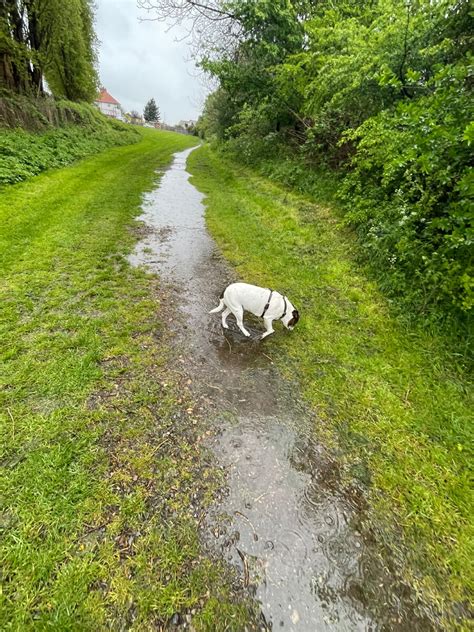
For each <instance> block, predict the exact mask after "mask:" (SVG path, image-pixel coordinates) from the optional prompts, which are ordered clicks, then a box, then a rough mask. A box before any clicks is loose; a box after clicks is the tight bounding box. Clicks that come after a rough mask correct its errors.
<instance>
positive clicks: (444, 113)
mask: <svg viewBox="0 0 474 632" xmlns="http://www.w3.org/2000/svg"><path fill="white" fill-rule="evenodd" d="M249 5H251V6H252V7H253V9H251V8H248V7H247V3H246V4H245V5H244V6H243V8H241V10H240V11H241V12H240V13H239V12H237V15H238V16H240V17H239V20H240V22H239V28H240V41H239V42H238V44H237V45H236V46H235V47H234V48H233V49H230V50H224V51H222V52H221V53H220V54H219V55H217V57H218V58H217V59H214V60H213V62H212V63H208V62H207V61H206V60H204V61H203V66H204V68H206V69H207V70H209V71H210V72H211V73H212V74H213V75H214V76H215V77H216V78H217V79H218V80H219V88H218V90H217V91H216V92H215V93H214V94H213V95H211V96H210V97H209V99H208V102H207V104H206V107H205V109H204V112H203V116H202V118H201V120H200V121H199V122H198V128H199V129H200V130H201V132H202V133H203V134H204V135H205V136H206V137H207V138H212V139H217V140H218V141H219V142H221V143H222V142H224V143H225V146H226V149H227V150H228V151H229V152H230V153H232V154H233V155H234V157H236V158H237V159H238V160H240V161H242V162H244V163H246V164H248V165H252V166H257V167H259V168H260V169H263V171H264V172H265V173H266V174H267V175H269V176H271V177H273V178H275V179H277V180H279V181H280V182H284V183H286V184H288V185H291V186H292V187H295V188H296V189H297V190H299V191H301V192H304V193H309V194H315V193H316V194H317V179H318V178H320V176H321V172H322V171H323V170H326V171H331V172H332V173H334V174H335V175H336V177H337V178H338V180H339V186H338V187H337V188H338V189H340V191H339V194H340V201H341V202H342V205H343V207H344V208H345V210H346V213H347V215H346V218H347V222H348V223H349V224H350V225H351V226H353V227H354V228H355V229H356V230H357V233H358V235H359V237H360V242H361V245H362V251H363V252H365V253H366V255H367V256H366V262H368V263H369V264H370V265H371V266H372V268H373V270H375V271H376V273H377V275H378V277H379V280H380V283H381V286H382V287H384V289H385V290H387V291H388V292H390V294H391V295H392V296H396V297H397V299H400V300H401V301H402V303H403V305H404V306H405V307H406V306H407V305H408V304H410V306H411V308H413V310H412V311H414V313H416V314H417V315H419V314H420V313H422V314H423V315H424V316H425V317H428V318H430V319H431V318H432V317H436V318H438V317H439V316H441V317H443V314H446V313H448V312H449V313H453V312H454V313H455V314H456V317H457V316H458V315H462V317H461V320H463V319H464V315H465V314H467V313H468V312H470V310H471V309H472V306H473V303H474V296H473V295H474V268H473V256H472V254H471V253H472V251H473V229H472V219H473V210H472V208H473V200H472V197H473V176H472V172H471V171H470V151H471V150H472V148H471V147H470V145H471V144H472V140H473V135H474V134H473V126H472V125H473V124H472V123H471V121H472V119H473V113H474V112H473V105H472V104H473V102H474V101H473V99H472V86H473V74H474V73H473V64H472V53H471V51H472V44H473V37H472V33H474V24H473V14H472V12H471V11H470V6H469V2H468V1H467V0H458V1H456V2H452V1H451V0H436V1H435V2H433V1H432V0H418V1H417V2H411V1H408V2H406V1H405V0H376V1H375V2H370V3H367V2H362V0H341V2H337V3H334V2H326V1H325V0H322V1H321V2H318V3H309V2H304V1H303V0H292V1H291V2H287V1H286V0H275V1H274V2H272V3H269V2H268V1H267V0H262V1H261V2H256V3H249ZM255 5H258V12H257V13H255V11H254V9H255ZM225 6H226V7H231V8H233V9H235V8H236V7H237V8H238V6H241V3H240V4H239V3H238V2H233V1H231V2H227V3H225ZM247 10H248V15H247V13H246V12H247ZM275 12H276V13H278V15H279V21H278V22H277V23H278V30H277V32H276V33H275V32H274V31H272V30H268V28H267V26H268V24H270V22H271V20H273V19H274V14H275ZM256 22H257V23H259V24H260V25H261V28H260V29H257V28H256ZM295 22H296V23H297V24H298V28H296V27H295ZM257 66H258V72H257V71H255V68H256V67H257ZM278 162H279V163H280V165H279V164H278ZM325 179H327V178H325V177H324V178H323V180H325ZM329 179H330V178H329Z"/></svg>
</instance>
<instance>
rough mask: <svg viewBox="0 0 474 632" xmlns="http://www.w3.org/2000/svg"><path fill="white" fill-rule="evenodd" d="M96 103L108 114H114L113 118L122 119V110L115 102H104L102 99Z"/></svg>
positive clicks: (103, 112)
mask: <svg viewBox="0 0 474 632" xmlns="http://www.w3.org/2000/svg"><path fill="white" fill-rule="evenodd" d="M95 104H96V105H97V107H98V108H99V110H100V111H101V112H102V114H105V115H106V116H112V117H113V118H118V119H120V120H122V112H121V110H120V108H119V106H118V105H116V104H115V103H103V102H102V101H96V102H95Z"/></svg>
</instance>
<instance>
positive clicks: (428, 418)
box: [189, 147, 474, 616]
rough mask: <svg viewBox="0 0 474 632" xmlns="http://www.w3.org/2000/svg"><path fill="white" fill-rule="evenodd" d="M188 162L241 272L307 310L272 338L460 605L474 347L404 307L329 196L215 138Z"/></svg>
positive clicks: (385, 517) (387, 515)
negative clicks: (235, 153) (223, 147)
mask: <svg viewBox="0 0 474 632" xmlns="http://www.w3.org/2000/svg"><path fill="white" fill-rule="evenodd" d="M189 165H190V169H191V172H192V174H193V182H194V184H195V185H196V186H197V187H198V188H199V189H200V190H201V191H203V192H204V193H205V194H206V195H207V215H206V217H207V223H208V226H209V229H210V231H211V233H212V234H213V235H214V237H215V238H216V239H217V242H218V244H219V245H220V247H221V248H222V250H223V252H224V254H225V256H226V257H227V258H228V259H229V260H230V262H231V263H232V264H233V265H234V266H235V268H236V271H237V273H238V275H239V277H240V278H242V279H244V280H246V281H248V282H253V283H256V284H258V285H263V286H268V287H274V288H277V289H279V290H280V291H282V292H284V293H286V294H288V296H289V297H291V300H292V302H294V304H295V305H296V306H297V307H298V308H299V309H300V311H301V317H302V318H301V321H300V323H299V324H298V327H297V328H296V329H295V331H294V332H293V333H292V334H291V335H288V336H279V335H277V336H274V337H272V338H271V339H269V340H268V341H266V343H265V344H266V345H267V344H268V345H269V347H268V348H269V349H271V355H272V357H273V358H275V359H276V360H277V362H279V364H280V366H281V367H282V368H283V370H284V371H287V372H288V374H291V375H293V376H295V375H296V376H298V378H299V381H300V383H301V385H302V388H303V391H304V393H305V395H306V397H307V398H308V400H309V401H310V402H311V404H312V405H313V407H314V408H315V409H316V411H317V412H318V415H319V418H320V420H321V422H320V424H319V425H318V427H316V428H315V432H316V433H318V434H319V435H320V436H322V437H324V439H325V440H331V441H332V442H333V445H334V446H339V448H338V449H339V450H341V449H342V451H343V452H342V455H341V459H342V460H343V463H344V464H345V469H346V472H347V475H348V477H349V478H350V477H356V478H357V479H358V480H359V482H360V481H362V482H363V483H364V484H365V485H366V486H367V488H368V491H367V493H368V497H369V502H370V508H371V514H370V515H371V520H372V521H373V524H374V525H375V524H378V525H379V527H378V528H379V529H380V531H379V536H378V537H379V539H381V540H383V542H384V543H385V544H386V545H387V547H388V548H389V549H390V551H391V555H392V556H393V555H395V556H396V558H397V559H398V563H399V564H400V566H401V568H403V569H404V571H403V572H404V573H405V576H406V578H407V579H408V581H410V583H411V584H412V585H413V586H414V587H415V589H416V590H418V591H420V592H421V593H423V595H424V598H425V599H428V600H430V601H431V600H433V601H435V602H436V604H437V605H438V606H439V607H440V608H441V609H443V610H445V611H446V612H447V613H449V611H450V610H451V607H452V605H453V604H454V603H457V602H464V601H465V600H466V599H467V598H468V595H469V591H470V590H471V589H472V587H473V583H472V580H473V574H472V560H473V559H474V555H473V550H472V543H473V541H474V539H473V535H474V534H473V529H472V519H471V517H472V509H473V508H472V495H471V493H472V492H471V489H470V485H469V475H470V474H471V470H470V467H471V466H472V451H471V450H472V445H473V436H472V410H473V401H472V399H473V398H472V392H473V391H472V388H471V383H470V381H469V377H468V372H467V367H466V360H465V357H463V355H462V354H459V353H458V352H453V351H452V349H451V348H450V346H449V343H448V342H447V341H446V339H444V338H443V337H442V336H441V334H437V333H436V332H434V331H428V330H425V329H424V328H423V327H422V326H421V325H420V326H413V325H411V326H410V325H409V324H408V323H406V322H402V320H401V319H400V318H398V319H397V318H395V317H394V316H393V314H392V313H391V309H390V304H389V303H388V301H387V300H386V299H385V298H384V297H383V295H382V294H381V293H380V291H379V290H378V289H377V286H376V284H375V283H374V282H373V281H371V280H369V278H368V277H367V276H366V275H365V274H364V270H363V269H362V268H361V267H359V266H358V265H357V263H356V258H357V246H356V240H355V239H354V237H353V235H351V234H350V233H349V232H348V231H346V230H343V229H342V228H341V227H340V225H339V218H338V216H337V214H336V213H335V212H334V210H333V209H331V208H330V206H328V205H321V204H318V203H316V202H315V201H314V200H310V199H309V198H305V197H303V196H301V195H297V194H293V193H291V192H289V191H288V190H285V189H284V188H282V187H280V186H278V185H276V184H274V183H271V182H270V181H269V180H266V179H264V178H262V177H259V176H257V175H256V174H255V173H252V172H251V171H250V170H248V169H245V168H243V167H239V166H237V165H236V164H235V163H231V162H229V161H226V160H225V159H223V157H222V155H218V154H216V153H213V151H212V150H211V149H209V148H208V147H204V148H201V149H199V150H198V151H196V152H194V153H193V154H192V155H191V156H190V159H189ZM269 353H270V351H269ZM447 616H449V614H448V615H447Z"/></svg>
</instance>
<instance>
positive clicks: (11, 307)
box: [0, 130, 246, 631]
mask: <svg viewBox="0 0 474 632" xmlns="http://www.w3.org/2000/svg"><path fill="white" fill-rule="evenodd" d="M141 134H142V140H141V142H140V143H137V144H134V145H130V146H127V147H120V148H114V149H110V150H108V151H106V152H103V153H101V154H100V155H98V156H95V157H93V158H89V159H87V160H85V161H82V162H81V163H80V164H77V165H74V166H71V167H68V168H64V169H61V170H56V171H48V172H46V173H43V174H41V175H39V176H37V177H36V178H33V179H31V180H30V181H28V182H23V183H19V184H15V185H11V186H8V187H4V188H3V190H2V192H1V194H0V227H1V229H0V277H1V279H2V281H1V284H0V294H1V295H0V305H1V319H0V338H1V341H2V344H1V348H0V362H1V365H2V371H1V374H0V400H1V401H0V416H1V424H0V429H1V430H0V433H1V445H2V450H1V464H2V468H3V473H2V477H1V484H0V498H1V499H2V500H1V510H0V522H1V524H0V527H1V530H2V543H1V549H0V556H1V559H0V568H1V571H0V572H1V579H2V595H1V602H2V606H1V614H0V628H1V629H3V630H4V629H12V630H33V629H35V630H37V629H46V628H52V629H55V630H65V629H78V630H79V629H80V630H97V629H128V630H145V629H161V628H160V626H161V625H164V624H165V622H167V621H169V620H170V619H171V618H172V617H173V615H174V616H175V620H177V619H178V618H179V617H178V615H181V616H185V615H186V616H187V613H188V612H189V611H190V610H191V609H195V611H196V614H195V615H194V616H193V624H194V626H195V628H196V629H197V630H212V631H214V630H224V629H225V630H232V629H234V630H236V631H237V630H241V629H243V627H242V625H241V624H240V623H238V622H239V621H242V618H243V617H245V616H246V615H245V612H246V610H245V608H244V606H243V605H239V604H238V603H237V604H234V605H232V604H231V603H230V600H229V584H228V583H226V581H225V578H224V575H223V573H222V569H221V568H220V566H219V565H218V564H216V563H214V562H212V563H211V561H210V560H208V559H206V558H205V557H203V556H202V552H201V550H200V546H199V543H198V537H197V530H198V526H197V520H199V519H200V517H201V514H200V511H201V510H202V507H203V505H205V504H206V502H207V501H208V500H209V499H210V498H211V497H212V496H213V494H214V491H215V488H216V485H217V484H218V483H219V475H218V472H217V473H216V471H215V470H214V469H213V468H212V466H211V465H209V464H208V463H207V460H206V459H203V452H202V449H201V447H200V436H201V435H202V433H203V430H202V427H201V421H200V419H199V417H198V416H197V415H195V413H194V410H193V404H192V401H191V400H190V397H189V396H188V395H187V386H186V384H185V383H181V380H180V376H179V373H178V371H177V370H176V369H175V368H174V369H173V370H170V366H173V367H176V361H175V359H174V358H170V353H169V350H168V345H167V344H166V328H165V325H164V319H165V315H164V314H163V310H162V308H161V305H160V304H159V293H158V292H157V291H156V290H157V288H156V281H154V280H153V279H152V278H151V277H149V276H147V275H146V274H145V272H143V271H140V270H137V269H132V268H131V267H130V265H129V264H128V263H127V261H126V259H125V255H126V253H127V252H129V251H130V249H131V247H132V246H133V243H134V242H135V240H136V237H135V235H134V232H133V231H131V230H130V227H131V225H132V221H133V218H134V217H135V216H136V215H137V213H138V212H139V206H140V202H141V198H142V193H143V191H144V190H147V189H149V188H150V187H151V186H152V184H153V183H154V182H155V180H156V169H157V168H159V167H164V166H165V165H166V164H168V163H169V161H170V159H171V154H172V152H175V151H177V150H180V149H184V148H186V147H189V146H191V145H192V144H193V143H194V142H195V139H194V138H191V137H189V136H181V135H177V134H171V133H164V132H157V131H154V130H153V131H151V130H150V131H148V130H143V131H142V132H141ZM217 612H218V613H219V615H218V616H217Z"/></svg>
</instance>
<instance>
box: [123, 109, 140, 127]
mask: <svg viewBox="0 0 474 632" xmlns="http://www.w3.org/2000/svg"><path fill="white" fill-rule="evenodd" d="M125 120H126V121H127V123H131V124H132V125H143V124H144V122H145V121H144V120H143V117H142V116H141V115H140V114H138V112H127V113H126V114H125Z"/></svg>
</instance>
